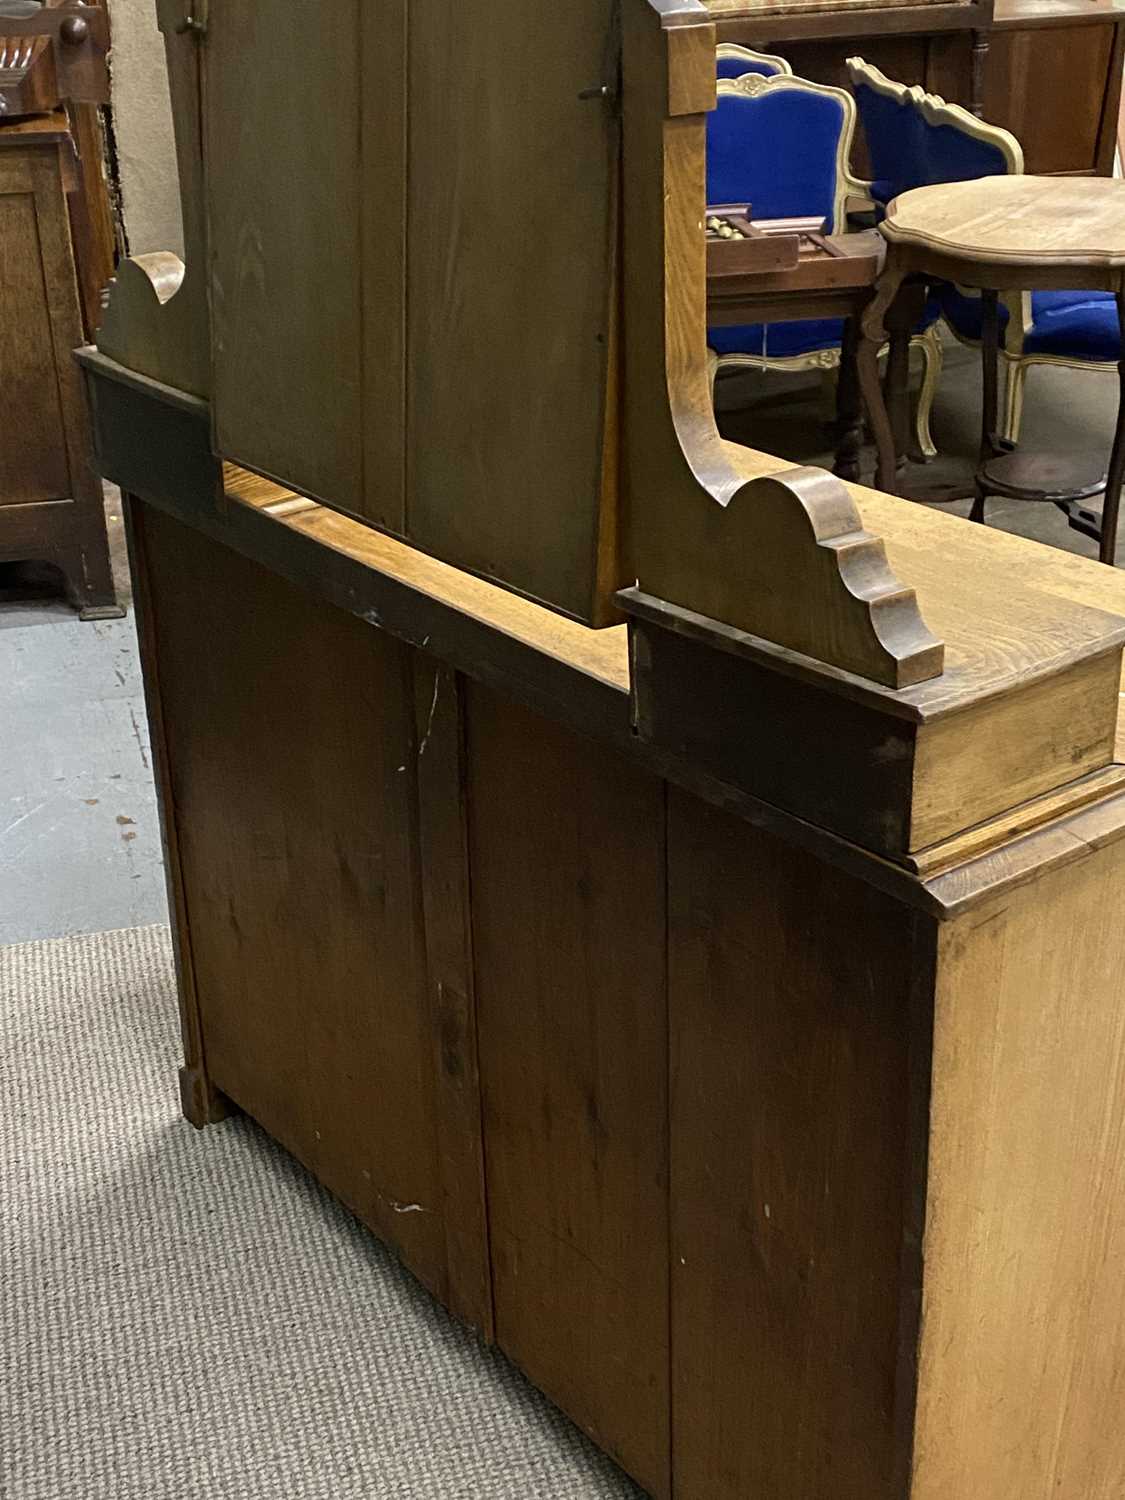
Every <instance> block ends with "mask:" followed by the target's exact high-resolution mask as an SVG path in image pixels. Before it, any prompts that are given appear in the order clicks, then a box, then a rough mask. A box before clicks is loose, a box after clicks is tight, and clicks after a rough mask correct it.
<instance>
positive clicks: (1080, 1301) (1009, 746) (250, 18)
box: [81, 0, 1125, 1500]
mask: <svg viewBox="0 0 1125 1500" xmlns="http://www.w3.org/2000/svg"><path fill="white" fill-rule="evenodd" d="M935 9H936V7H935ZM185 14H186V11H185V8H184V7H183V6H181V5H180V4H179V3H178V0H162V4H161V21H162V25H163V27H164V31H165V36H166V40H167V43H168V56H169V64H170V68H171V70H172V75H173V97H174V99H175V101H176V123H177V130H178V135H179V146H180V151H181V160H182V164H183V176H184V210H185V222H186V226H187V242H188V245H189V263H188V267H187V270H186V272H185V273H184V276H183V280H182V284H180V285H179V287H178V289H177V288H176V283H177V281H178V280H179V278H180V271H179V267H178V266H175V265H170V264H169V263H167V262H165V261H149V262H147V263H146V264H143V265H139V266H133V267H130V268H124V269H123V271H122V273H121V274H120V275H119V277H118V280H117V284H116V286H115V287H114V288H113V290H112V292H111V295H110V299H109V306H108V310H107V313H106V322H105V331H104V333H103V335H102V336H101V337H100V338H99V347H98V348H97V349H88V350H84V351H83V352H82V355H81V360H82V364H83V367H84V370H85V373H86V380H87V386H88V389H89V392H90V397H91V402H92V408H93V414H94V426H95V431H96V434H97V444H98V453H99V457H100V462H101V465H102V468H103V470H104V472H105V473H106V474H107V475H109V476H110V477H112V478H113V479H115V480H116V481H117V482H118V483H119V484H121V486H122V487H123V489H124V490H125V491H126V492H127V493H128V495H129V496H130V499H129V504H128V517H129V532H130V547H131V557H132V564H133V569H134V579H135V586H136V591H137V600H138V626H139V630H140V637H141V646H142V657H143V662H144V669H145V679H146V693H147V697H148V705H149V714H150V720H151V726H152V742H153V750H154V756H155V760H156V768H157V773H158V779H159V784H160V800H161V808H162V817H163V827H164V836H165V844H166V851H167V857H168V870H169V891H170V900H171V905H172V909H173V912H174V920H175V929H176V938H177V956H178V969H179V987H180V1004H181V1016H182V1022H183V1034H184V1052H185V1067H184V1071H183V1077H182V1098H183V1104H184V1110H185V1113H186V1114H187V1115H188V1117H189V1118H190V1119H192V1120H193V1121H194V1122H195V1123H196V1124H197V1125H200V1126H202V1125H204V1124H207V1123H208V1122H213V1121H218V1120H220V1119H221V1117H222V1115H223V1114H224V1112H226V1111H227V1110H229V1109H231V1108H241V1109H243V1110H246V1111H247V1112H249V1113H250V1114H251V1115H252V1116H254V1118H256V1119H257V1120H259V1121H260V1122H261V1124H262V1125H263V1126H264V1127H265V1128H266V1129H267V1130H268V1131H269V1132H270V1133H271V1134H272V1135H274V1136H275V1137H276V1138H277V1139H278V1140H280V1141H281V1142H282V1143H283V1144H284V1145H285V1146H286V1147H287V1148H288V1149H289V1150H291V1151H292V1152H293V1153H294V1154H295V1155H296V1156H297V1157H298V1158H299V1159H300V1160H301V1161H302V1162H304V1163H305V1165H306V1166H307V1167H308V1168H309V1169H310V1170H311V1171H312V1172H314V1173H315V1174H316V1176H317V1177H318V1178H319V1179H320V1180H321V1181H322V1182H324V1183H326V1184H327V1185H328V1186H329V1187H330V1188H331V1189H332V1191H333V1192H335V1193H337V1194H338V1195H339V1196H340V1197H341V1198H342V1199H343V1200H344V1201H345V1202H346V1203H347V1204H348V1205H349V1206H350V1207H351V1208H352V1209H353V1211H354V1212H355V1213H356V1214H357V1215H358V1216H359V1218H360V1219H361V1220H362V1221H363V1222H364V1223H365V1224H367V1225H369V1226H370V1227H371V1228H372V1229H373V1230H374V1231H375V1232H376V1233H377V1234H378V1235H379V1236H380V1237H381V1238H382V1239H384V1240H385V1241H386V1242H387V1243H388V1244H389V1245H391V1246H392V1247H393V1248H394V1250H395V1251H396V1253H397V1254H398V1255H399V1256H400V1257H401V1258H402V1260H403V1262H404V1264H406V1265H407V1266H408V1267H409V1268H410V1269H411V1270H412V1271H413V1272H414V1274H415V1275H416V1276H417V1277H418V1278H419V1280H420V1281H421V1282H422V1283H423V1284H424V1285H425V1286H426V1287H428V1288H429V1289H430V1290H431V1291H432V1292H433V1293H434V1294H435V1295H436V1296H438V1297H440V1298H441V1299H442V1300H443V1301H444V1302H445V1303H446V1304H447V1305H448V1306H449V1307H450V1308H451V1309H452V1310H453V1311H454V1312H455V1314H456V1315H457V1316H458V1317H460V1318H462V1319H463V1320H464V1321H466V1322H467V1323H469V1324H470V1325H471V1326H472V1327H474V1328H476V1329H478V1330H479V1332H480V1333H481V1335H482V1336H483V1337H485V1338H486V1339H490V1340H494V1341H495V1342H496V1344H497V1345H498V1346H499V1347H500V1348H501V1349H503V1350H504V1351H505V1352H506V1353H507V1354H508V1355H509V1357H510V1358H512V1359H513V1360H514V1361H515V1362H516V1363H517V1364H518V1365H519V1366H520V1367H521V1368H522V1369H523V1370H524V1371H525V1372H526V1373H527V1374H528V1376H529V1377H530V1378H531V1379H532V1380H533V1381H534V1382H535V1383H536V1384H537V1385H539V1386H540V1387H542V1389H544V1390H545V1391H546V1392H547V1393H548V1394H549V1395H550V1396H551V1397H552V1398H553V1399H554V1400H555V1401H557V1402H558V1403H559V1405H560V1406H561V1407H562V1408H563V1409H564V1410H565V1411H566V1412H568V1413H569V1414H570V1415H571V1416H572V1417H573V1418H574V1420H575V1421H577V1422H578V1423H579V1424H581V1426H582V1427H583V1428H584V1430H585V1431H587V1432H588V1433H590V1434H591V1436H592V1437H593V1438H594V1439H595V1440H596V1441H597V1442H598V1443H599V1444H600V1445H601V1446H602V1447H603V1448H604V1449H606V1451H607V1452H609V1453H610V1454H612V1455H613V1456H614V1458H615V1459H616V1460H617V1461H618V1462H619V1463H620V1464H622V1465H623V1466H624V1467H625V1468H626V1469H627V1470H628V1471H629V1473H630V1474H632V1475H633V1476H634V1477H635V1478H636V1479H637V1481H638V1482H639V1483H640V1484H641V1485H642V1486H643V1487H644V1488H645V1490H646V1491H648V1492H649V1493H650V1494H651V1495H653V1496H654V1497H657V1500H747V1497H749V1496H758V1495H761V1496H768V1497H769V1500H1038V1497H1042V1500H1047V1497H1048V1496H1051V1497H1057V1496H1063V1497H1066V1500H1078V1497H1081V1500H1111V1497H1112V1500H1117V1497H1119V1495H1120V1493H1121V1491H1122V1487H1123V1486H1125V1439H1123V1438H1122V1436H1121V1432H1120V1423H1119V1422H1117V1421H1116V1415H1117V1412H1118V1408H1119V1405H1120V1375H1119V1370H1120V1369H1121V1352H1120V1349H1119V1348H1118V1347H1117V1344H1116V1335H1115V1332H1114V1331H1115V1330H1116V1329H1117V1328H1118V1327H1119V1326H1120V1325H1121V1321H1122V1318H1123V1317H1125V1294H1123V1292H1122V1287H1123V1286H1125V1208H1123V1207H1122V1205H1123V1204H1125V1159H1123V1158H1122V1154H1121V1152H1120V1150H1119V1144H1118V1143H1119V1141H1120V1139H1121V1136H1122V1131H1123V1128H1125V1124H1123V1122H1125V1085H1123V1084H1122V1078H1123V1077H1125V1037H1123V1034H1122V1026H1121V1021H1120V1010H1121V1007H1120V995H1121V978H1120V976H1121V971H1122V966H1123V965H1125V943H1123V939H1122V927H1121V924H1120V921H1119V920H1115V916H1114V914H1115V911H1116V910H1117V909H1118V908H1119V905H1120V902H1119V899H1118V898H1119V894H1120V890H1121V881H1122V879H1123V877H1125V839H1123V838H1122V835H1123V834H1125V767H1123V766H1122V764H1121V758H1120V755H1119V752H1118V748H1117V747H1118V743H1119V739H1118V736H1119V712H1118V710H1119V702H1120V700H1119V690H1120V685H1121V657H1122V642H1123V640H1125V625H1123V622H1122V618H1121V616H1122V615H1123V614H1125V581H1123V580H1122V579H1121V577H1120V576H1119V575H1118V574H1116V573H1114V572H1112V570H1110V569H1107V568H1099V567H1098V566H1097V565H1096V564H1095V563H1092V562H1087V561H1086V560H1084V559H1081V558H1076V557H1071V556H1069V555H1066V554H1061V553H1052V552H1050V551H1048V550H1047V549H1045V548H1042V547H1039V546H1037V545H1036V544H1034V543H1030V542H1026V541H1023V540H1021V539H1018V538H1014V537H1008V536H1004V535H1002V534H1000V533H997V532H995V531H990V530H986V529H984V528H980V527H970V526H969V525H967V524H966V523H963V522H961V521H959V520H958V519H957V518H955V517H951V516H948V515H943V514H938V513H934V512H931V511H929V510H925V509H922V508H918V507H911V506H909V505H907V504H906V503H904V502H901V501H896V500H894V499H891V498H889V497H887V496H885V495H880V494H878V493H876V492H874V491H870V490H863V489H861V488H859V487H857V486H854V485H845V484H843V483H842V482H840V481H837V480H834V479H832V478H830V477H829V476H827V475H824V474H822V473H819V472H817V471H812V470H794V469H793V468H792V467H791V466H788V465H786V464H784V463H782V462H781V461H780V460H778V459H775V458H772V457H771V456H770V455H768V454H762V453H758V452H754V451H752V450H749V449H746V448H742V447H738V446H736V445H733V444H729V443H726V442H724V441H723V440H722V438H721V437H720V435H719V433H718V431H717V430H716V427H715V421H714V416H713V413H712V409H711V403H710V391H709V383H708V378H707V365H706V357H705V295H706V293H705V272H706V240H705V235H704V226H703V215H704V192H703V183H704V159H703V150H704V139H705V128H706V115H707V112H708V110H709V109H710V108H711V107H712V105H713V103H714V98H715V68H714V48H715V28H714V25H713V23H712V21H711V18H710V16H709V14H708V12H707V10H706V9H705V8H704V7H703V6H702V5H701V4H696V3H691V0H659V3H651V0H621V3H620V5H616V4H615V3H614V0H566V3H562V0H560V3H557V4H554V3H544V4H540V5H536V6H534V7H530V6H528V5H527V4H526V3H524V0H499V3H498V0H487V3H486V0H459V3H458V4H456V5H455V4H453V3H451V0H409V3H407V0H365V3H363V4H358V3H355V4H353V3H348V4H344V5H340V6H333V7H331V8H326V9H325V10H324V13H323V15H320V16H318V18H317V23H316V25H315V26H314V27H313V28H312V29H311V30H310V28H309V27H308V26H307V25H302V26H301V27H299V28H292V27H291V26H290V25H289V24H288V21H289V8H288V7H286V6H284V5H282V4H281V0H222V4H221V5H220V4H218V3H216V4H213V5H212V6H211V8H210V12H209V14H207V15H206V16H205V17H204V19H205V23H206V24H205V26H204V28H203V29H202V30H198V29H197V30H195V31H194V32H191V31H183V30H181V29H180V27H181V23H182V22H183V20H184V17H185ZM197 19H198V14H197ZM529 57H535V58H548V59H550V62H549V64H548V65H546V66H544V67H543V68H542V69H540V70H537V71H529V70H528V68H527V66H526V63H527V59H528V58H529ZM326 99H331V101H332V108H331V109H326V108H325V107H324V101H325V100H326ZM513 226H518V227H517V228H516V229H513ZM191 247H194V249H192V248H191ZM220 1128H221V1127H220ZM404 1204H411V1205H417V1206H418V1210H419V1211H418V1212H415V1213H410V1214H402V1213H399V1212H396V1207H400V1206H402V1205H404ZM210 1253H213V1254H215V1255H216V1256H220V1255H221V1254H222V1253H223V1249H222V1247H221V1246H215V1247H213V1249H212V1250H211V1252H210ZM1029 1309H1030V1310H1032V1313H1033V1316H1029ZM1045 1435H1047V1436H1046V1437H1045ZM1048 1439H1049V1440H1048Z"/></svg>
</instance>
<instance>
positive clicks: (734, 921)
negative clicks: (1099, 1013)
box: [668, 791, 967, 1500]
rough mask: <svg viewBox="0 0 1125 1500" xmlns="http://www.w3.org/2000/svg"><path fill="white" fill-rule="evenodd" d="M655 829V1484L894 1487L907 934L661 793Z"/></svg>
mask: <svg viewBox="0 0 1125 1500" xmlns="http://www.w3.org/2000/svg"><path fill="white" fill-rule="evenodd" d="M668 840H669V842H668V849H669V881H670V885H669V1004H670V1013H671V1032H672V1078H673V1080H674V1083H673V1094H672V1102H671V1140H672V1165H671V1172H672V1178H671V1200H672V1348H673V1380H674V1388H673V1446H674V1453H675V1460H674V1462H675V1494H676V1496H677V1497H678V1500H746V1497H748V1496H750V1495H755V1496H756V1495H762V1496H769V1497H770V1500H813V1497H815V1500H898V1497H899V1496H900V1495H901V1494H902V1490H901V1488H900V1483H901V1479H902V1477H903V1476H904V1472H905V1471H904V1457H905V1454H906V1453H908V1451H909V1426H910V1414H911V1408H912V1398H913V1391H912V1385H911V1381H910V1370H909V1365H910V1361H909V1351H910V1349H911V1347H912V1340H913V1338H914V1337H915V1336H916V1330H917V1296H918V1289H919V1283H920V1274H921V1267H920V1264H919V1262H918V1258H917V1253H916V1251H917V1245H918V1242H919V1236H920V1232H921V1208H920V1205H921V1201H922V1186H923V1184H924V1170H925V1166H924V1144H923V1143H924V1126H925V1102H926V1100H925V1088H926V1084H925V1080H926V1077H927V1069H926V1062H927V1032H926V1026H925V1002H924V997H919V999H918V1001H917V1004H918V1005H919V1007H920V1014H919V1016H918V1019H917V1022H915V1020H914V1019H913V1010H912V1007H913V1005H914V1004H915V1000H914V998H913V991H912V982H913V979H914V977H915V975H917V974H923V975H924V974H925V971H926V958H925V951H924V943H923V941H922V937H921V936H919V938H918V939H917V941H918V942H919V943H920V944H922V947H921V949H920V950H919V951H918V952H916V951H915V948H914V944H915V941H916V939H915V936H914V935H913V930H912V919H911V917H910V916H909V915H908V914H907V913H906V912H905V911H904V910H903V909H902V908H901V907H898V906H896V905H895V903H893V902H891V901H890V900H888V899H887V898H885V897H882V896H880V895H878V894H877V893H875V892H873V891H872V890H871V889H870V888H868V887H865V886H862V885H860V884H858V883H853V882H852V881H850V880H847V879H846V878H841V877H839V876H837V875H834V874H832V875H830V874H829V873H828V872H827V871H826V869H825V867H824V866H823V865H820V864H818V863H817V862H816V861H815V860H812V859H810V858H808V857H807V856H805V855H803V854H801V853H798V852H797V851H795V850H793V849H792V848H787V847H786V846H785V845H784V844H782V843H780V842H778V841H776V840H774V839H773V838H771V837H770V836H768V835H764V834H761V833H758V832H756V831H754V830H752V829H750V828H748V827H747V826H746V825H745V824H744V823H742V822H740V821H739V820H738V819H735V818H732V817H730V816H729V815H727V814H724V813H721V812H718V811H716V810H714V809H708V808H705V807H703V806H702V805H701V804H700V803H698V802H697V801H695V800H694V799H692V798H689V797H687V796H685V795H683V794H681V793H679V792H677V791H672V792H671V793H670V798H669V836H668ZM904 1350H905V1357H906V1373H905V1374H900V1370H899V1361H900V1357H903V1351H904ZM966 1493H967V1492H966Z"/></svg>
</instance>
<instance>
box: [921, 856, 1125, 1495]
mask: <svg viewBox="0 0 1125 1500" xmlns="http://www.w3.org/2000/svg"><path fill="white" fill-rule="evenodd" d="M1084 854H1085V857H1084V858H1081V859H1080V860H1079V861H1078V862H1077V863H1075V864H1071V865H1070V866H1069V867H1067V868H1066V869H1064V870H1058V871H1056V872H1055V873H1053V874H1050V875H1048V876H1044V877H1043V878H1042V879H1041V880H1039V881H1038V882H1035V883H1032V884H1030V885H1028V886H1026V887H1025V888H1024V889H1022V890H1019V891H1016V892H1014V893H1009V894H1008V895H1006V896H1005V897H1004V899H1003V900H1002V901H994V902H992V903H991V904H990V905H988V906H986V907H983V908H981V909H980V910H979V911H978V912H977V913H975V914H974V915H973V916H972V917H971V918H970V919H969V920H967V921H965V922H963V923H961V924H958V925H956V926H953V927H950V928H947V929H945V930H944V931H943V935H942V941H941V963H940V969H939V983H938V991H937V1008H936V1018H935V1033H934V1097H933V1134H932V1139H931V1146H930V1182H931V1196H930V1204H929V1210H928V1215H927V1226H926V1297H925V1317H924V1336H923V1340H922V1346H921V1390H920V1401H919V1411H918V1435H917V1450H916V1458H915V1474H914V1485H913V1491H912V1500H946V1497H948V1496H951V1495H961V1494H974V1495H987V1496H988V1500H1047V1497H1055V1496H1058V1497H1065V1500H1071V1497H1074V1500H1111V1497H1117V1496H1119V1495H1120V1494H1121V1493H1122V1489H1123V1487H1125V1450H1123V1449H1122V1445H1121V1424H1120V1421H1119V1417H1120V1412H1121V1409H1122V1404H1123V1402H1125V1369H1123V1367H1122V1364H1121V1358H1120V1351H1121V1345H1122V1341H1123V1340H1125V1298H1123V1295H1122V1287H1123V1286H1125V1210H1123V1207H1122V1205H1123V1204H1125V1137H1123V1133H1122V1122H1123V1121H1125V1012H1123V1010H1122V1006H1121V975H1122V973H1123V972H1125V938H1123V929H1122V926H1121V922H1120V911H1119V903H1118V901H1117V897H1116V893H1117V892H1118V891H1119V890H1120V887H1121V881H1122V879H1125V845H1123V844H1122V843H1120V842H1117V843H1115V844H1114V845H1112V846H1111V847H1109V848H1105V849H1103V850H1101V851H1100V852H1097V853H1091V852H1090V848H1089V846H1088V845H1087V846H1086V848H1085V851H1084Z"/></svg>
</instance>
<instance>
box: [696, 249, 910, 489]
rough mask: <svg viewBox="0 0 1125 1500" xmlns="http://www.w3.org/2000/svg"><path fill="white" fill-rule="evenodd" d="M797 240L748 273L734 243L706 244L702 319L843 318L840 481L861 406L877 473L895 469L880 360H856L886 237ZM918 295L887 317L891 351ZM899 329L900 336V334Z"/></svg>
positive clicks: (855, 439) (851, 457)
mask: <svg viewBox="0 0 1125 1500" xmlns="http://www.w3.org/2000/svg"><path fill="white" fill-rule="evenodd" d="M800 238H801V242H802V243H801V249H800V253H799V254H798V256H797V259H796V263H795V264H794V265H791V266H788V267H782V268H778V269H766V270H746V269H745V268H744V266H742V265H741V264H740V263H739V256H738V248H739V247H738V246H737V245H735V246H730V245H729V244H720V245H714V244H712V245H709V246H708V251H709V255H708V269H707V322H708V326H709V327H712V328H730V327H738V326H740V325H742V324H744V323H769V322H789V321H793V322H796V321H799V320H801V319H806V318H808V319H811V318H843V319H844V337H843V343H842V345H841V349H840V377H839V383H838V385H837V395H836V403H837V426H838V433H839V437H838V440H837V448H836V462H835V465H834V470H835V472H836V473H837V474H838V475H840V477H841V478H842V479H850V480H858V479H859V477H860V456H861V453H862V449H863V408H864V406H866V407H867V410H868V413H869V416H870V420H871V425H872V428H873V430H874V433H875V442H876V448H877V449H878V450H879V459H878V464H879V469H880V472H882V471H883V470H884V469H885V468H886V467H887V466H888V465H890V466H891V467H892V468H893V466H894V462H895V443H894V438H893V435H892V433H891V426H890V422H889V419H888V418H887V414H886V410H885V407H884V402H883V391H882V387H881V386H880V384H879V378H878V368H877V365H875V366H872V367H871V368H870V369H868V370H866V371H863V370H861V369H860V365H859V360H858V351H859V333H860V318H861V315H862V313H863V311H864V309H865V308H866V307H867V305H868V303H869V302H870V301H871V297H872V295H873V292H874V288H875V285H876V282H877V281H878V279H879V272H880V270H881V268H882V265H883V258H884V254H885V242H884V241H883V238H882V236H881V235H880V234H879V232H878V231H877V230H874V229H869V230H864V231H861V232H860V233H857V234H837V235H819V234H803V235H801V237H800ZM920 300H921V299H920V298H913V297H909V296H907V297H906V298H901V299H898V301H896V302H895V305H894V306H893V308H891V310H890V312H889V314H888V318H887V322H888V324H889V325H890V326H891V328H892V330H893V332H892V349H897V348H898V347H899V346H900V345H901V347H902V348H903V349H905V348H907V347H908V345H909V339H910V329H911V328H912V327H913V326H914V323H916V322H917V319H918V316H920V306H919V307H917V308H916V307H915V302H916V301H917V302H919V303H920ZM900 331H901V332H902V333H904V334H905V338H904V339H901V338H900V337H899V336H898V335H899V333H900ZM892 364H894V359H893V357H892ZM880 445H882V446H881V447H880Z"/></svg>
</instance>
